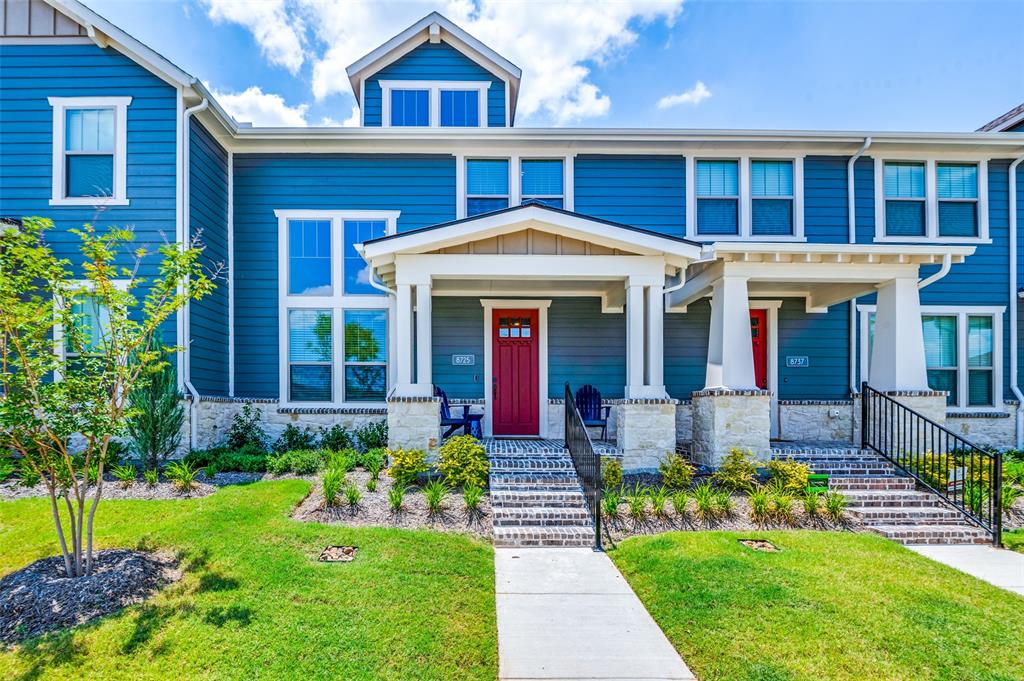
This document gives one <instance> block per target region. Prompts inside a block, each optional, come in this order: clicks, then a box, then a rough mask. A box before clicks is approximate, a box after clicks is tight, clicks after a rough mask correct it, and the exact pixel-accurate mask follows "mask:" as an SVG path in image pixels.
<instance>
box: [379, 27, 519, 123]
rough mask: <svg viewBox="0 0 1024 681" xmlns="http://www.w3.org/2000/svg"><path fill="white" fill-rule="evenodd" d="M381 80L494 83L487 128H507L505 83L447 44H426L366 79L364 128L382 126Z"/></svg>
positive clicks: (488, 98) (488, 97) (490, 97)
mask: <svg viewBox="0 0 1024 681" xmlns="http://www.w3.org/2000/svg"><path fill="white" fill-rule="evenodd" d="M381 80H471V81H487V80H489V81H491V88H490V90H488V91H487V125H488V126H489V127H492V128H501V127H504V126H505V82H504V81H503V80H502V79H501V78H498V77H497V76H495V75H494V74H492V73H491V72H490V71H488V70H487V69H485V68H483V67H482V66H480V65H479V64H477V63H476V62H475V61H473V60H472V59H470V58H469V57H467V56H465V55H464V54H462V53H461V52H459V51H458V50H456V49H455V48H454V47H452V46H451V45H448V44H447V43H443V42H442V43H438V44H436V45H435V44H431V43H424V44H422V45H420V46H419V47H417V48H416V49H414V50H412V51H411V52H409V54H407V55H405V56H403V57H401V58H400V59H398V60H397V61H395V62H394V63H392V64H388V65H387V66H385V67H384V68H383V69H381V70H380V71H378V72H377V73H375V74H373V75H372V76H371V77H369V78H367V79H366V85H365V88H364V91H363V125H365V126H368V127H379V126H380V125H381V89H380V84H379V81H381Z"/></svg>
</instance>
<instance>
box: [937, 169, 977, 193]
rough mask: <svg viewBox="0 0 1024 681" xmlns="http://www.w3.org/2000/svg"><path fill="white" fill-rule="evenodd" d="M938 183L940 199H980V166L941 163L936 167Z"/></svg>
mask: <svg viewBox="0 0 1024 681" xmlns="http://www.w3.org/2000/svg"><path fill="white" fill-rule="evenodd" d="M935 179H936V181H937V183H938V191H939V198H940V199H976V198H978V166H976V165H971V164H959V163H940V164H939V165H938V166H937V167H936V178H935Z"/></svg>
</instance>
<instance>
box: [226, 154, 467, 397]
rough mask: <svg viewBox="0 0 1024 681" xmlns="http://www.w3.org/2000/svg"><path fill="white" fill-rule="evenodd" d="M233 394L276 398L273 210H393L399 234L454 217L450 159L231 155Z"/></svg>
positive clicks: (453, 178) (274, 218) (452, 179)
mask: <svg viewBox="0 0 1024 681" xmlns="http://www.w3.org/2000/svg"><path fill="white" fill-rule="evenodd" d="M234 161H235V174H234V181H235V195H234V206H235V219H234V225H235V271H236V274H235V280H234V281H235V339H236V343H235V368H236V371H235V393H236V395H238V396H241V397H277V394H278V314H277V299H278V283H277V265H278V260H277V255H278V254H277V218H276V217H275V216H274V210H276V209H288V208H294V209H324V210H345V209H354V210H400V211H401V217H399V219H398V229H399V230H400V231H404V230H408V229H415V228H417V227H426V226H429V225H433V224H437V223H439V222H445V221H448V220H453V219H454V218H455V160H454V158H452V157H451V156H414V155H390V156H371V155H359V154H345V155H342V154H276V155H269V154H235V156H234Z"/></svg>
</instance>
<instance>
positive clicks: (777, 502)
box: [772, 492, 794, 525]
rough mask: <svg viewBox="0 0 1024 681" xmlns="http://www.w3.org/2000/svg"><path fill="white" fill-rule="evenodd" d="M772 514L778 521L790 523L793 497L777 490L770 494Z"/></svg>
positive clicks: (792, 518)
mask: <svg viewBox="0 0 1024 681" xmlns="http://www.w3.org/2000/svg"><path fill="white" fill-rule="evenodd" d="M772 515H774V516H775V519H776V520H778V521H779V522H783V523H786V524H787V525H788V524H792V523H793V520H794V516H793V497H791V496H790V495H789V494H787V493H786V492H778V493H776V494H774V495H772Z"/></svg>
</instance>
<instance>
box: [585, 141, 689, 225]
mask: <svg viewBox="0 0 1024 681" xmlns="http://www.w3.org/2000/svg"><path fill="white" fill-rule="evenodd" d="M574 179H575V184H576V203H575V205H576V212H578V213H583V214H584V215H592V216H594V217H599V218H603V219H605V220H612V221H614V222H621V223H623V224H626V225H631V226H633V227H643V228H644V229H650V230H653V231H655V232H659V233H661V234H667V235H669V236H675V237H682V236H685V235H686V161H685V159H684V158H683V157H682V156H604V155H581V156H577V157H576V162H575V178H574Z"/></svg>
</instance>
